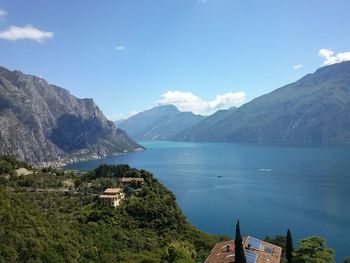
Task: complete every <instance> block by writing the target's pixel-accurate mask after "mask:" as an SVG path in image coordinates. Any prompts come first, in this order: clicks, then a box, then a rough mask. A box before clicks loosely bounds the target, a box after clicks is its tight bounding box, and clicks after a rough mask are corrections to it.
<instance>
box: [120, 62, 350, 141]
mask: <svg viewBox="0 0 350 263" xmlns="http://www.w3.org/2000/svg"><path fill="white" fill-rule="evenodd" d="M119 126H120V127H122V128H124V129H125V130H126V131H128V132H129V133H130V135H131V136H133V137H134V138H135V139H138V140H175V141H198V142H249V143H290V144H305V143H307V144H309V143H310V144H348V143H350V62H343V63H339V64H334V65H330V66H326V67H322V68H320V69H318V70H317V71H316V72H315V73H313V74H308V75H306V76H304V77H303V78H301V79H300V80H298V81H296V82H294V83H291V84H289V85H286V86H284V87H282V88H279V89H277V90H275V91H273V92H271V93H269V94H266V95H263V96H260V97H258V98H256V99H254V100H252V101H251V102H249V103H246V104H244V105H242V106H241V107H239V108H231V109H228V110H220V111H218V112H216V113H214V114H213V115H210V116H208V117H203V116H196V115H193V114H191V113H188V112H187V113H184V112H179V111H178V110H177V109H176V108H175V107H174V106H160V107H155V108H153V109H151V110H147V111H144V112H141V113H139V114H137V115H135V116H133V117H131V118H129V119H127V120H125V121H122V122H120V123H119Z"/></svg>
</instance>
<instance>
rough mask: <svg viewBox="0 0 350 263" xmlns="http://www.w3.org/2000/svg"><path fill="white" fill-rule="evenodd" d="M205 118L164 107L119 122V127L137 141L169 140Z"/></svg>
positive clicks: (170, 106) (169, 106)
mask: <svg viewBox="0 0 350 263" xmlns="http://www.w3.org/2000/svg"><path fill="white" fill-rule="evenodd" d="M204 118H205V117H203V116H200V115H195V114H193V113H192V112H181V111H179V110H178V109H177V108H176V107H175V106H173V105H162V106H158V107H154V108H152V109H150V110H146V111H143V112H141V113H138V114H136V115H134V116H132V117H130V118H128V119H126V120H123V121H119V122H118V123H117V125H118V126H119V127H120V128H122V129H124V130H125V131H127V132H128V133H129V134H130V136H131V137H132V138H134V139H136V140H168V139H170V138H172V137H174V136H175V135H177V134H179V133H180V132H182V131H183V130H185V129H187V128H189V127H192V126H193V125H195V124H197V123H199V122H200V121H201V120H203V119H204Z"/></svg>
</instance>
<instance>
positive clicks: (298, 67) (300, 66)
mask: <svg viewBox="0 0 350 263" xmlns="http://www.w3.org/2000/svg"><path fill="white" fill-rule="evenodd" d="M303 66H304V65H302V64H298V65H294V66H293V69H300V68H302V67H303Z"/></svg>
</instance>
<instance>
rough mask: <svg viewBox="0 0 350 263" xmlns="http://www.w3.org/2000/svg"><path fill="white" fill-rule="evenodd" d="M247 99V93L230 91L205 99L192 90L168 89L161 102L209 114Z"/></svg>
mask: <svg viewBox="0 0 350 263" xmlns="http://www.w3.org/2000/svg"><path fill="white" fill-rule="evenodd" d="M244 99H245V93H244V92H243V91H239V92H229V93H225V94H223V95H217V96H216V97H215V99H213V100H211V101H205V100H202V99H201V98H199V97H197V96H196V95H194V94H192V93H191V92H182V91H167V92H165V93H164V94H162V95H161V99H160V100H159V101H158V103H159V104H163V105H164V104H172V105H174V106H176V107H177V108H178V109H179V110H180V111H192V112H193V113H197V114H209V113H212V112H213V111H215V110H218V109H220V108H228V107H232V106H238V105H240V104H241V103H242V102H243V101H244Z"/></svg>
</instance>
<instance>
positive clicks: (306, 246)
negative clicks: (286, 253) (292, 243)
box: [293, 236, 335, 263]
mask: <svg viewBox="0 0 350 263" xmlns="http://www.w3.org/2000/svg"><path fill="white" fill-rule="evenodd" d="M293 262H295V263H304V262H305V263H334V262H335V261H334V254H333V249H332V248H330V247H327V245H326V240H325V239H324V238H322V237H318V236H311V237H307V238H304V239H301V240H299V242H298V249H296V250H295V251H294V253H293Z"/></svg>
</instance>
